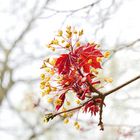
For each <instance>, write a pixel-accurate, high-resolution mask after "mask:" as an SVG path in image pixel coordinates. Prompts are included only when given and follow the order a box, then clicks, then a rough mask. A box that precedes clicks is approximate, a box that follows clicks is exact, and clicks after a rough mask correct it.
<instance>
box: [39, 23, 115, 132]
mask: <svg viewBox="0 0 140 140" xmlns="http://www.w3.org/2000/svg"><path fill="white" fill-rule="evenodd" d="M83 34H84V31H83V29H82V30H77V29H76V28H72V27H71V26H67V27H66V30H65V31H62V30H59V31H58V34H57V35H56V37H55V38H54V39H53V40H52V41H51V42H50V43H49V44H48V46H47V47H48V48H49V49H51V50H52V51H56V50H57V49H58V50H59V49H64V50H65V52H66V53H63V54H60V55H59V56H58V57H50V58H47V59H45V60H44V62H43V65H42V67H41V69H43V70H44V72H43V73H42V74H41V82H40V88H41V90H42V92H41V95H42V96H47V100H48V103H50V104H52V105H54V107H55V110H54V111H53V112H49V113H48V114H45V117H44V121H45V122H48V121H49V120H51V119H53V118H54V117H56V116H58V115H59V116H61V117H63V118H64V123H65V124H67V123H68V122H69V119H70V118H71V117H72V116H73V114H74V113H75V112H76V111H80V110H81V111H82V112H83V113H91V115H96V114H97V113H99V126H100V127H101V130H103V129H104V128H103V122H102V113H103V106H104V105H105V104H104V99H105V97H106V96H107V95H108V94H110V93H109V92H108V93H105V94H103V93H102V92H100V89H101V88H104V87H105V85H106V83H111V82H112V79H111V78H107V77H101V76H99V75H100V71H102V62H103V61H104V59H107V58H108V57H109V56H110V52H109V51H106V52H104V53H103V52H102V51H101V50H100V45H99V44H96V43H95V42H92V43H89V42H86V43H83V42H82V41H81V37H82V36H83ZM114 91H115V90H114ZM114 91H113V92H114ZM69 95H71V98H69V97H68V96H69ZM74 126H75V127H76V128H77V129H79V128H80V124H79V123H78V121H77V120H76V121H75V122H74Z"/></svg>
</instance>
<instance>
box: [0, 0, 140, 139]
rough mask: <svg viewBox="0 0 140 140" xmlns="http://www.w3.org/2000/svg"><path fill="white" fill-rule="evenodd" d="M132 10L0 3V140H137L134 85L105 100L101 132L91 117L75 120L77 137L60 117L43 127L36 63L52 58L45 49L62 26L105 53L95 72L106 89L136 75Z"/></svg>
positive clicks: (117, 1) (76, 2) (50, 1)
mask: <svg viewBox="0 0 140 140" xmlns="http://www.w3.org/2000/svg"><path fill="white" fill-rule="evenodd" d="M139 5H140V1H139V0H28V1H27V0H4V1H2V0H0V139H1V140H46V139H48V140H66V139H67V140H70V139H73V140H77V139H80V140H85V139H86V140H93V139H94V140H128V139H129V140H139V138H140V119H139V118H140V86H139V85H140V81H139V80H138V81H135V82H134V83H132V84H130V85H128V86H126V87H124V88H123V89H121V90H119V91H117V92H115V93H114V94H112V95H110V96H109V97H108V98H107V99H106V101H105V103H106V105H107V106H106V107H105V108H104V115H103V120H104V123H105V130H104V131H103V132H102V131H100V130H99V127H98V126H97V123H98V115H97V116H96V117H95V116H93V117H91V116H90V114H87V115H82V117H81V118H80V117H79V121H81V129H80V131H79V130H76V129H75V128H74V127H73V125H72V124H68V125H64V124H63V122H62V120H61V118H57V119H54V120H53V121H51V122H50V123H49V124H47V125H46V124H44V123H43V122H42V120H41V118H42V115H43V114H44V112H45V111H46V110H47V104H46V98H45V97H43V98H42V97H40V89H39V77H40V73H41V70H40V67H41V65H42V61H43V59H44V58H46V57H47V56H51V55H53V53H52V52H51V51H49V50H48V49H47V48H46V44H47V43H48V41H49V40H50V39H52V38H53V36H54V34H55V33H56V31H57V30H58V29H61V28H64V27H66V26H67V25H71V26H75V27H78V28H83V29H84V31H85V40H88V41H95V42H97V43H99V44H101V49H102V50H110V51H111V53H112V55H111V57H110V59H109V60H107V61H106V62H104V64H103V67H104V75H106V76H111V77H112V78H113V80H114V81H113V83H112V84H110V85H109V86H107V88H106V89H105V90H106V91H107V90H109V89H112V88H114V87H116V86H117V85H120V84H122V83H123V82H125V81H127V80H129V79H131V78H133V77H135V76H137V75H139V74H140V18H139V13H140V8H139ZM85 118H86V119H85Z"/></svg>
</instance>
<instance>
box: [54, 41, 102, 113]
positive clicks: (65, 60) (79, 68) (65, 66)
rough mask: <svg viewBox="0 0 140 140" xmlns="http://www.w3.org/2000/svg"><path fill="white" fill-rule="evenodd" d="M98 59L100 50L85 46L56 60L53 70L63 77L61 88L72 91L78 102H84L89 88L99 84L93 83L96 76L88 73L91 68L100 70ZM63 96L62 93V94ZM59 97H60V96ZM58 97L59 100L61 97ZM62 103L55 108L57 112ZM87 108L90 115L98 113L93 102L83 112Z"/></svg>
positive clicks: (89, 90) (90, 91) (100, 55)
mask: <svg viewBox="0 0 140 140" xmlns="http://www.w3.org/2000/svg"><path fill="white" fill-rule="evenodd" d="M98 57H103V54H102V53H101V51H100V50H98V49H96V44H94V45H92V44H89V43H87V44H85V45H82V46H80V47H78V48H76V49H75V50H73V51H70V52H69V53H68V54H61V55H60V57H59V58H57V60H56V64H55V68H56V69H57V72H58V73H59V74H61V75H63V79H62V82H61V86H62V87H63V89H65V90H73V91H74V92H75V93H76V95H77V97H78V98H79V99H80V100H84V99H85V97H86V95H90V94H91V93H92V90H91V88H90V86H89V84H90V85H94V84H99V83H100V81H95V80H94V78H96V76H95V75H94V74H92V73H91V72H90V69H91V67H93V68H95V69H97V68H101V64H100V62H98V61H97V58H98ZM62 95H63V96H64V93H63V94H62ZM62 95H61V96H62ZM61 96H60V97H59V98H60V99H61V98H62V97H61ZM63 103H64V97H63V99H62V104H61V105H59V107H58V106H56V108H57V110H58V109H59V108H60V106H62V105H63ZM88 108H89V110H90V112H91V114H93V113H94V114H96V112H98V110H99V109H98V107H97V106H96V105H95V102H94V101H91V102H89V103H88V104H87V105H86V106H85V108H84V109H85V112H87V109H88Z"/></svg>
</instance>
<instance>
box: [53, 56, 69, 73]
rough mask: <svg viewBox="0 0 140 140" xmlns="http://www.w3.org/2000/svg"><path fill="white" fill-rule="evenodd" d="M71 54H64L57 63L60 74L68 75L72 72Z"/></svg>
mask: <svg viewBox="0 0 140 140" xmlns="http://www.w3.org/2000/svg"><path fill="white" fill-rule="evenodd" d="M70 65H71V64H70V59H69V54H62V55H61V56H60V57H59V58H58V59H57V61H56V64H55V67H56V68H58V73H59V74H67V73H69V71H70Z"/></svg>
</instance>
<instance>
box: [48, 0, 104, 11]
mask: <svg viewBox="0 0 140 140" xmlns="http://www.w3.org/2000/svg"><path fill="white" fill-rule="evenodd" d="M100 1H102V0H98V1H96V2H93V3H91V4H88V5H85V6H83V7H80V8H78V9H75V10H57V9H53V8H50V7H46V9H47V10H50V11H53V12H57V13H76V12H78V11H81V10H84V9H86V8H89V7H93V6H94V5H96V4H98V3H99V2H100Z"/></svg>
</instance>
